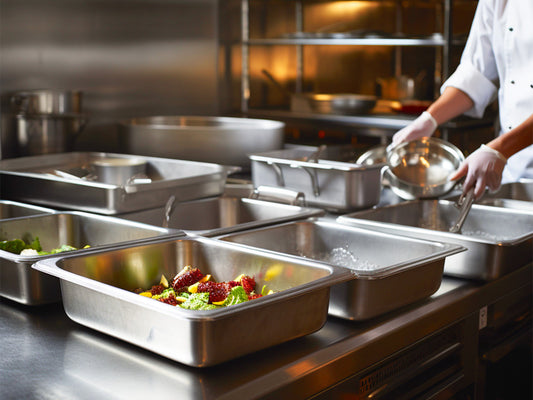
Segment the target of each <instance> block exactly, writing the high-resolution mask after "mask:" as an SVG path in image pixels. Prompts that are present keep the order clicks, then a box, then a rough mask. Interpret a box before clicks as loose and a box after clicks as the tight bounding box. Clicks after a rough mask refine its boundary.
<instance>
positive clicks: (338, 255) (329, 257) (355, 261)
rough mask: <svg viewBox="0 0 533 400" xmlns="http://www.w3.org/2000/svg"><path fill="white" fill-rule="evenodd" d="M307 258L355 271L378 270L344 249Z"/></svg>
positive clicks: (373, 264) (335, 249)
mask: <svg viewBox="0 0 533 400" xmlns="http://www.w3.org/2000/svg"><path fill="white" fill-rule="evenodd" d="M299 255H300V256H301V257H309V256H308V255H304V254H299ZM309 258H312V259H315V260H321V261H324V262H327V263H329V264H333V265H339V266H342V267H345V268H349V269H353V270H357V271H374V270H377V269H379V268H380V266H379V265H378V264H375V263H372V262H370V261H368V260H360V259H359V257H357V256H355V255H354V254H353V253H352V252H351V251H350V250H348V249H347V248H346V247H336V248H334V249H332V250H331V251H330V252H327V253H321V254H318V255H316V254H313V255H311V256H310V257H309Z"/></svg>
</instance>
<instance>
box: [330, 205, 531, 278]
mask: <svg viewBox="0 0 533 400" xmlns="http://www.w3.org/2000/svg"><path fill="white" fill-rule="evenodd" d="M459 212H460V210H459V209H458V208H457V207H456V206H455V203H454V202H451V201H447V200H429V199H426V200H414V201H407V202H402V203H399V204H395V205H391V206H386V207H379V208H375V209H372V210H364V211H359V212H354V213H351V214H347V215H343V216H340V217H338V219H337V220H338V221H339V222H341V223H345V224H349V225H352V226H357V227H363V228H368V229H373V230H377V231H380V232H385V233H391V234H394V235H404V236H409V237H415V238H421V239H429V240H436V241H444V242H448V243H456V244H459V245H462V246H464V247H466V248H467V249H468V250H467V251H465V252H463V253H460V254H457V255H454V256H451V257H449V258H447V259H446V263H445V265H444V273H445V274H446V275H451V276H456V277H460V278H469V279H478V280H486V281H488V280H494V279H497V278H499V277H501V276H503V275H505V274H506V273H508V272H511V271H514V270H516V269H517V268H520V267H522V266H524V265H525V264H527V263H529V262H531V261H532V260H533V248H532V246H533V214H532V213H528V212H524V211H520V210H511V209H504V208H498V207H489V206H482V205H477V204H474V205H472V208H471V210H470V212H469V213H468V216H467V218H466V220H465V223H464V225H463V227H462V231H461V233H451V232H449V229H450V227H451V226H452V225H453V223H455V221H456V220H457V217H458V215H459Z"/></svg>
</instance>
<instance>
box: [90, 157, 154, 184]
mask: <svg viewBox="0 0 533 400" xmlns="http://www.w3.org/2000/svg"><path fill="white" fill-rule="evenodd" d="M146 164H147V162H146V160H144V159H141V158H102V159H99V160H95V161H93V162H92V163H91V167H92V169H93V170H94V174H95V175H96V177H97V179H98V181H101V182H105V183H110V184H112V185H118V186H121V185H126V184H128V183H132V182H133V181H134V180H135V179H140V178H145V179H146V178H148V177H147V176H146Z"/></svg>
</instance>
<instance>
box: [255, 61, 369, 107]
mask: <svg viewBox="0 0 533 400" xmlns="http://www.w3.org/2000/svg"><path fill="white" fill-rule="evenodd" d="M261 72H262V73H263V74H264V75H265V76H266V77H267V78H268V80H269V81H271V82H272V83H273V84H274V85H276V87H277V88H278V89H279V90H280V91H281V92H282V93H283V94H285V95H286V96H287V97H289V98H290V99H291V111H294V112H316V113H321V114H343V115H349V114H367V113H368V112H370V111H371V110H372V109H373V108H374V106H375V105H376V102H377V97H376V96H367V95H359V94H351V93H338V94H329V93H291V92H289V91H288V90H287V89H285V88H284V87H283V86H282V85H281V84H280V83H279V82H278V81H277V80H276V79H275V78H274V77H273V76H272V75H271V74H270V73H269V72H268V71H267V70H265V69H263V70H262V71H261Z"/></svg>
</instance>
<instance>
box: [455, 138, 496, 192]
mask: <svg viewBox="0 0 533 400" xmlns="http://www.w3.org/2000/svg"><path fill="white" fill-rule="evenodd" d="M506 163H507V159H506V158H505V157H504V156H503V155H502V154H501V153H500V152H499V151H497V150H494V149H493V148H490V147H489V146H485V145H484V144H482V145H481V147H480V148H479V149H477V150H476V151H474V152H473V153H472V154H470V155H469V156H468V157H467V158H466V160H465V161H464V162H463V163H462V164H461V166H460V167H459V169H458V170H457V171H455V173H454V174H453V175H452V176H450V180H452V181H455V180H458V179H460V178H462V177H463V176H465V175H466V178H465V181H464V183H463V193H466V192H467V191H468V189H470V188H471V187H472V186H474V195H475V197H476V199H479V198H480V197H481V196H483V193H484V192H485V187H488V188H489V190H490V191H492V192H494V191H496V190H498V189H499V188H500V185H501V181H502V172H503V168H504V167H505V164H506Z"/></svg>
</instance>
